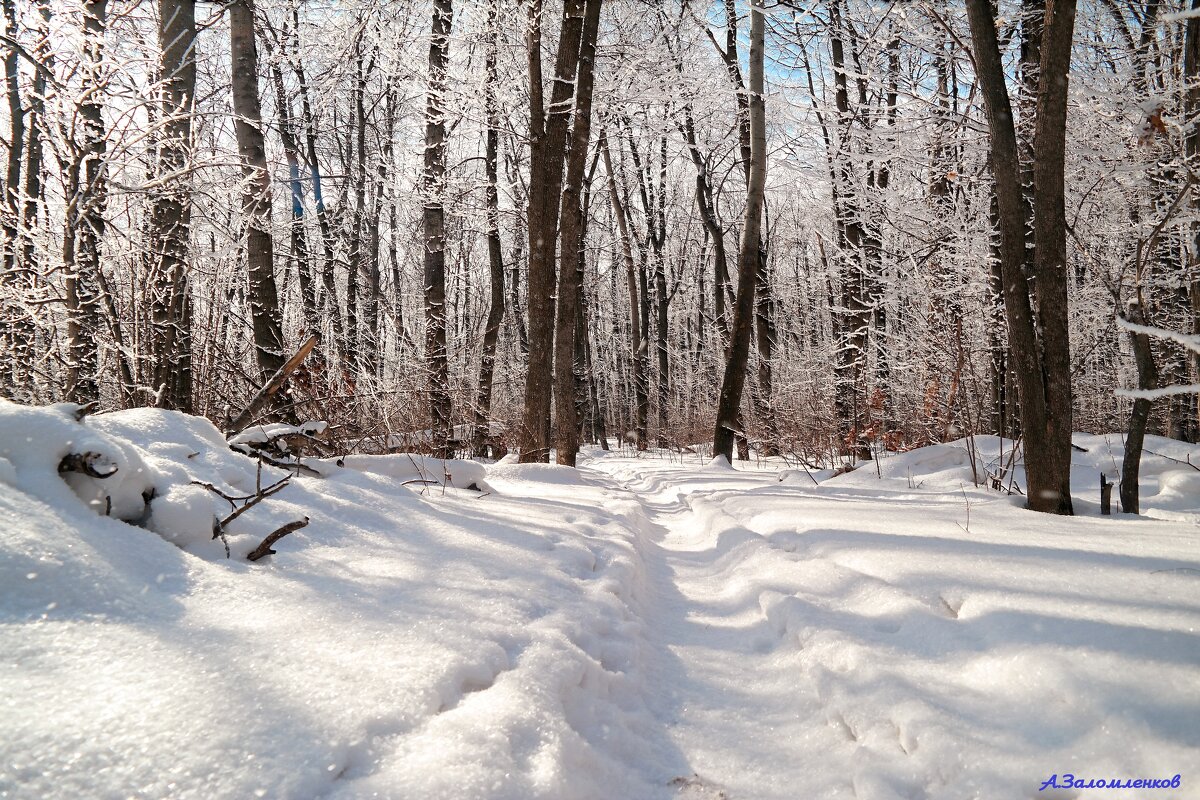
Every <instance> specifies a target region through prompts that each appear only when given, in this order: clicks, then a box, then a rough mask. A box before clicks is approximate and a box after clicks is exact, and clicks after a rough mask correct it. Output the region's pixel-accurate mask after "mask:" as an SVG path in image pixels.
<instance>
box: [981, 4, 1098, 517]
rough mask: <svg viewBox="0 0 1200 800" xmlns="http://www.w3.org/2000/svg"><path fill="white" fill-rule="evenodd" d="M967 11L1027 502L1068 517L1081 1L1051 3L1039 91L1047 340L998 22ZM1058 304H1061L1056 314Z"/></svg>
mask: <svg viewBox="0 0 1200 800" xmlns="http://www.w3.org/2000/svg"><path fill="white" fill-rule="evenodd" d="M967 13H968V17H969V20H970V25H971V38H972V40H973V43H974V50H975V62H976V68H977V74H978V79H979V85H980V89H981V90H982V94H983V98H984V102H985V104H986V106H987V115H988V123H989V127H990V130H991V142H992V158H991V161H992V171H993V176H994V180H995V188H996V203H997V211H998V218H999V223H1000V255H1001V266H1000V268H1001V276H1002V281H1001V283H1002V286H1003V290H1004V308H1005V315H1006V317H1007V321H1008V331H1009V342H1010V346H1011V349H1012V360H1013V362H1014V367H1015V372H1016V377H1017V382H1018V386H1019V391H1020V398H1021V403H1020V405H1021V429H1022V431H1023V433H1024V437H1025V469H1026V475H1027V480H1028V498H1029V499H1028V505H1029V508H1031V509H1033V510H1035V511H1045V512H1051V513H1058V514H1070V513H1071V511H1072V509H1071V493H1070V465H1071V439H1070V435H1071V406H1070V402H1071V393H1070V364H1069V359H1068V342H1067V331H1066V314H1067V299H1066V275H1065V258H1066V240H1065V234H1066V231H1065V218H1064V215H1063V204H1062V189H1063V161H1062V154H1063V146H1064V141H1065V124H1066V86H1067V68H1068V66H1069V63H1070V49H1071V38H1072V32H1073V29H1074V20H1075V5H1074V3H1073V2H1070V1H1069V0H1068V1H1067V2H1061V1H1056V2H1052V3H1050V4H1048V9H1047V20H1048V23H1049V24H1048V26H1047V29H1046V35H1045V41H1044V43H1043V53H1042V61H1041V76H1040V83H1039V91H1038V118H1037V157H1036V161H1037V162H1038V163H1036V164H1035V183H1036V184H1037V188H1036V191H1035V206H1040V207H1039V208H1036V209H1035V214H1036V218H1035V224H1034V227H1035V235H1036V237H1037V238H1036V241H1035V246H1036V250H1037V251H1038V252H1037V253H1036V255H1035V258H1036V268H1037V276H1038V277H1037V280H1038V291H1037V295H1038V310H1039V312H1041V319H1040V320H1039V322H1040V324H1041V326H1042V327H1043V329H1044V330H1045V334H1044V336H1042V337H1039V335H1038V332H1037V329H1036V328H1035V326H1034V319H1033V311H1032V306H1031V303H1030V286H1029V281H1028V279H1027V278H1026V275H1025V272H1024V269H1023V267H1024V264H1025V213H1024V208H1023V203H1022V189H1021V162H1020V158H1019V155H1018V150H1017V137H1016V130H1015V127H1014V124H1013V114H1012V106H1011V103H1010V101H1009V97H1008V89H1007V86H1006V84H1005V77H1004V70H1003V66H1002V65H1001V62H1000V49H999V44H998V42H997V39H996V23H995V18H994V15H993V13H992V9H991V7H990V3H989V2H988V0H967ZM1039 228H1040V230H1038V229H1039ZM1043 250H1044V251H1045V252H1042V251H1043ZM1055 303H1057V304H1059V305H1060V308H1058V309H1054V308H1052V306H1053V304H1055ZM1039 338H1041V341H1039ZM1043 348H1045V349H1046V350H1047V352H1046V353H1045V355H1044V356H1042V355H1041V353H1042V352H1043ZM1043 370H1044V372H1043ZM1043 375H1044V377H1043Z"/></svg>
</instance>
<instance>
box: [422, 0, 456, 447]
mask: <svg viewBox="0 0 1200 800" xmlns="http://www.w3.org/2000/svg"><path fill="white" fill-rule="evenodd" d="M452 19H453V8H452V6H451V0H434V6H433V27H432V33H431V35H430V38H429V94H428V100H427V105H426V110H425V171H424V173H423V176H422V187H421V188H422V192H423V194H424V196H425V197H424V212H423V215H422V218H423V221H424V236H425V361H426V364H427V368H428V370H429V411H430V416H431V418H432V420H433V441H434V446H435V448H436V449H437V450H438V451H440V452H441V453H442V454H443V455H444V456H448V455H449V447H450V446H449V440H450V412H451V407H450V377H449V365H448V361H447V356H446V211H445V207H444V206H443V199H442V196H443V192H444V186H443V182H444V180H445V175H446V109H445V93H446V62H447V60H448V58H449V53H450V26H451V22H452Z"/></svg>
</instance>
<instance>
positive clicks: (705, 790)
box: [669, 772, 730, 800]
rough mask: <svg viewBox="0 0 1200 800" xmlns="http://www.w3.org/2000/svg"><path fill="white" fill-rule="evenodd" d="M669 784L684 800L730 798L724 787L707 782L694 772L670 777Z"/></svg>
mask: <svg viewBox="0 0 1200 800" xmlns="http://www.w3.org/2000/svg"><path fill="white" fill-rule="evenodd" d="M669 785H670V786H673V787H674V788H675V791H676V794H677V796H679V797H681V798H684V800H730V799H729V794H728V793H727V792H726V791H725V790H724V789H722V788H720V787H718V786H715V785H713V784H712V783H709V782H708V781H706V780H705V779H704V778H701V777H700V776H699V775H697V774H696V773H694V772H693V773H692V775H691V777H684V776H682V775H681V776H679V777H678V778H674V779H672V780H671V783H670V784H669Z"/></svg>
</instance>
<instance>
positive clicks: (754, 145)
mask: <svg viewBox="0 0 1200 800" xmlns="http://www.w3.org/2000/svg"><path fill="white" fill-rule="evenodd" d="M763 17H764V11H763V0H751V10H750V61H749V83H750V86H749V90H750V91H749V104H750V113H749V117H750V177H749V181H748V183H747V187H746V217H745V220H744V222H743V223H742V242H741V250H740V252H739V254H738V287H737V298H736V301H735V305H734V311H733V329H732V332H731V338H730V344H729V355H728V360H727V362H726V365H725V376H724V379H723V381H722V384H721V395H720V400H719V402H718V406H717V419H716V426H715V431H714V434H713V455H714V456H724V457H725V459H726V460H727V461H729V462H730V463H733V444H734V435H735V433H736V432H737V431H738V430H739V428H740V426H739V425H738V411H739V409H740V408H741V403H742V390H743V388H744V387H745V383H746V365H747V361H748V359H749V355H750V336H751V322H752V319H753V315H754V295H755V283H756V281H757V274H758V263H759V247H760V235H761V229H762V212H763V199H764V194H765V191H766V182H767V152H766V149H767V129H766V108H765V103H764V97H763V90H764V80H763V72H764V70H763V60H764V58H763V49H764V39H765V33H764V30H765V27H766V26H765V21H764V19H763Z"/></svg>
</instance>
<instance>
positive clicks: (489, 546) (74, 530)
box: [0, 404, 685, 800]
mask: <svg viewBox="0 0 1200 800" xmlns="http://www.w3.org/2000/svg"><path fill="white" fill-rule="evenodd" d="M75 411H76V408H75V407H73V406H63V407H55V408H48V409H47V408H41V409H36V408H23V407H20V406H14V405H12V404H4V405H0V452H2V455H0V458H2V459H3V460H2V461H0V479H2V480H3V481H4V483H3V485H0V525H2V526H3V529H4V535H3V536H0V652H3V653H4V658H3V659H0V697H2V698H3V700H0V719H2V720H3V723H2V724H0V797H5V798H14V800H75V798H93V797H95V798H109V797H112V798H117V797H142V798H147V799H148V800H159V799H162V800H167V799H168V798H169V800H243V798H254V797H278V798H311V797H330V798H347V799H350V798H361V797H371V796H378V797H397V798H401V797H413V798H417V797H421V798H425V797H429V798H434V797H445V798H463V800H518V798H520V799H521V800H524V799H525V798H532V799H534V800H539V799H541V800H551V799H552V798H578V799H579V800H589V799H592V798H594V799H595V800H603V798H608V797H639V798H654V797H661V798H666V797H669V796H670V795H671V793H670V789H669V787H668V781H669V780H670V779H671V778H672V777H673V776H674V775H676V774H681V773H683V769H684V766H685V765H684V764H682V763H681V760H680V759H679V757H678V756H677V754H676V752H675V750H674V747H673V745H672V743H671V741H670V739H669V737H668V736H667V735H666V732H665V730H664V729H663V728H662V727H661V726H660V725H659V724H658V722H657V720H656V719H655V718H654V716H653V713H652V712H651V711H650V710H649V706H650V704H651V703H652V702H653V701H654V696H653V694H652V693H651V690H650V687H649V677H648V673H649V671H650V669H651V666H652V664H651V663H650V662H651V660H652V659H651V658H650V654H651V652H652V651H653V647H654V646H653V644H652V643H651V642H650V641H649V639H648V634H647V631H646V629H645V624H644V622H643V620H644V616H645V614H644V610H643V604H644V602H645V601H644V597H645V595H646V590H645V586H644V582H645V569H644V565H643V563H642V560H641V554H640V551H641V546H642V545H641V544H640V542H641V537H642V533H641V528H640V527H639V525H638V524H637V520H636V519H634V518H633V517H634V516H636V515H634V514H633V512H632V511H631V510H630V505H631V504H630V503H629V502H628V501H627V500H621V499H619V498H617V499H614V497H613V495H612V493H611V492H610V491H609V490H608V489H606V488H604V487H598V486H596V485H595V484H594V483H589V482H587V481H583V480H580V479H579V478H578V477H576V478H574V479H573V481H572V482H570V483H568V482H566V481H565V480H564V481H561V482H560V483H551V482H545V481H540V480H536V479H537V478H540V477H550V476H555V477H558V478H560V479H561V478H563V477H564V476H565V475H567V474H572V473H574V470H569V469H566V468H549V467H542V468H540V469H538V468H534V469H529V468H526V467H519V466H514V467H511V468H508V469H509V471H510V472H511V473H512V475H513V477H514V479H513V480H503V479H502V481H503V492H502V493H501V494H487V493H478V492H464V491H441V490H438V491H429V490H428V488H427V487H424V486H420V485H412V486H407V487H406V486H403V485H401V484H402V481H400V480H397V477H398V476H403V475H406V474H408V473H407V472H405V471H404V470H405V469H406V468H404V467H402V466H400V465H402V464H409V465H410V466H409V467H408V468H407V469H411V468H412V467H411V464H412V463H414V461H415V463H417V464H418V465H419V470H418V471H424V472H427V473H432V474H435V475H441V474H443V471H445V472H450V474H451V476H452V483H453V485H457V484H458V482H460V481H467V480H470V481H480V480H482V478H483V477H484V476H485V473H484V470H483V468H482V467H481V466H479V465H477V464H472V463H470V462H441V461H439V460H433V459H431V460H429V461H428V462H422V461H419V460H416V459H415V458H414V460H410V459H408V458H407V457H395V456H391V457H376V458H363V459H357V458H351V459H349V463H348V464H347V466H345V467H336V466H332V465H329V464H320V465H319V468H320V469H322V470H326V469H328V470H329V471H330V473H331V477H329V478H321V477H313V476H309V475H307V474H305V475H301V476H298V477H293V478H292V479H291V482H289V483H288V484H287V485H286V486H284V487H283V489H282V490H281V491H280V492H279V493H277V494H274V495H272V496H271V497H270V498H268V499H267V500H265V501H263V502H262V503H260V504H258V505H256V506H254V507H253V508H252V509H250V510H249V511H248V512H246V513H245V514H242V515H241V516H240V517H238V519H237V520H236V521H235V522H233V523H232V524H231V525H230V530H229V539H230V545H231V549H232V551H233V558H231V559H229V560H226V559H225V556H224V548H223V547H222V546H221V545H220V543H219V542H214V541H212V540H211V539H206V538H205V537H206V536H211V523H212V517H213V515H214V514H227V513H228V511H229V508H230V503H229V502H228V501H226V500H223V499H221V498H220V497H219V496H218V494H217V493H215V492H213V491H210V490H209V489H207V488H205V487H204V486H199V485H195V484H193V483H192V481H201V482H203V483H207V484H209V485H211V486H212V487H213V488H215V489H217V490H219V491H220V492H221V493H223V494H227V495H229V496H230V497H239V496H245V495H247V494H250V493H251V492H253V491H254V489H255V487H256V485H259V483H260V481H261V484H262V485H269V484H272V483H274V482H276V481H278V480H279V479H280V478H282V477H283V476H284V475H285V474H286V473H285V472H284V471H282V470H278V469H274V468H270V467H262V468H261V474H260V473H259V469H260V468H259V465H258V464H257V463H256V462H255V461H253V460H251V459H250V458H248V457H246V456H243V455H241V454H239V453H236V452H233V451H231V450H230V449H229V448H228V446H227V445H226V443H225V441H224V439H223V437H222V436H221V435H220V432H219V431H217V430H216V428H214V427H213V426H212V425H210V424H209V423H208V422H206V421H204V420H201V419H197V418H194V417H188V416H185V415H182V414H178V413H174V412H166V411H157V410H140V411H124V412H117V413H112V414H103V415H97V416H94V417H87V418H85V419H84V421H83V422H79V421H76V419H75V416H74V415H75ZM80 446H86V447H88V448H90V449H91V450H93V451H95V452H97V453H102V454H103V456H104V458H105V459H106V460H105V461H104V462H103V464H104V466H105V467H106V468H108V467H111V466H116V467H117V468H118V473H117V474H114V475H113V476H112V477H110V478H105V479H91V480H93V481H95V483H96V484H98V485H100V486H102V487H104V488H105V490H106V491H107V492H110V493H115V494H117V495H118V497H117V498H116V500H115V501H114V503H113V507H114V509H115V508H118V507H119V506H121V504H122V503H124V502H125V500H129V501H130V502H131V503H136V504H137V505H138V507H137V508H133V509H132V510H134V511H138V510H139V509H140V507H141V506H142V505H144V503H143V502H142V499H141V494H140V490H143V489H151V490H153V491H154V492H155V495H154V497H153V499H152V501H151V504H150V505H151V508H150V512H151V513H150V515H149V519H148V521H147V523H146V524H147V525H149V526H150V527H152V528H154V529H155V530H157V531H158V532H159V534H160V535H155V534H154V533H151V532H150V531H147V530H145V529H143V528H141V527H137V526H135V525H131V524H127V523H126V522H123V521H121V520H119V519H117V518H116V517H115V516H113V517H105V516H103V515H102V514H101V513H99V512H100V511H101V510H102V509H98V508H97V507H96V503H95V502H94V499H93V500H92V501H91V502H89V498H90V497H91V496H92V495H94V494H95V491H94V490H93V489H92V487H91V486H90V485H87V486H85V487H84V488H86V489H88V491H89V492H90V494H87V495H85V496H83V497H81V496H79V495H77V494H76V491H75V490H73V489H72V488H71V487H69V486H68V485H67V483H66V482H65V481H64V480H63V479H62V478H61V477H60V476H59V475H58V472H57V469H58V464H59V463H60V460H61V459H62V457H63V456H64V455H68V454H70V453H71V452H77V451H78V449H79V447H80ZM99 463H100V462H97V464H99ZM126 471H127V472H129V473H130V475H131V476H137V478H136V480H134V479H133V478H132V477H131V478H128V479H127V480H129V481H130V482H129V485H128V486H125V485H124V484H120V486H121V487H122V488H121V490H120V492H117V491H116V490H115V489H108V486H109V482H111V481H113V480H114V479H115V478H116V477H117V475H119V474H120V473H121V472H126ZM502 471H503V470H502ZM516 478H519V480H517V479H516ZM111 486H113V487H116V486H118V484H116V483H112V484H111ZM126 495H128V496H126ZM302 516H307V517H309V518H310V520H311V522H310V525H309V526H308V527H307V528H305V529H303V530H300V531H297V532H296V533H294V534H292V535H290V536H288V537H287V538H285V539H283V540H282V541H281V542H280V543H279V544H277V545H276V547H277V548H278V550H279V554H278V555H276V556H274V557H272V558H270V559H266V560H264V561H260V562H256V563H250V562H248V561H246V560H245V559H244V558H243V556H244V555H245V553H246V551H247V550H248V549H249V548H250V547H251V546H252V545H254V544H256V543H257V542H258V541H261V538H262V536H263V535H265V534H266V533H267V532H269V531H271V530H273V529H275V528H277V527H279V526H280V525H281V524H284V523H286V522H289V521H292V520H296V519H300V518H301V517H302ZM168 539H169V540H170V541H168ZM176 545H180V546H176ZM196 555H200V556H203V557H199V558H198V557H195V556H196Z"/></svg>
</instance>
